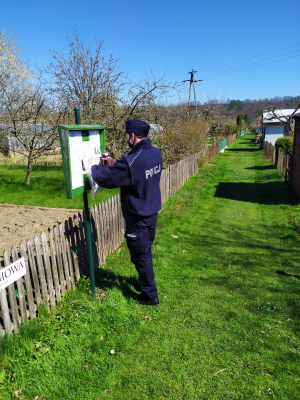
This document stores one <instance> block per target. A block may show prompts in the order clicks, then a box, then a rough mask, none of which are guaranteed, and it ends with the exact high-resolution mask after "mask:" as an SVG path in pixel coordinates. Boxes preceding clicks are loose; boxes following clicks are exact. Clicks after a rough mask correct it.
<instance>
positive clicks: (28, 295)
mask: <svg viewBox="0 0 300 400" xmlns="http://www.w3.org/2000/svg"><path fill="white" fill-rule="evenodd" d="M20 252H21V257H24V259H25V266H26V274H25V275H24V281H25V294H26V298H27V304H28V309H29V317H30V318H31V319H32V318H34V317H35V312H36V305H35V304H34V299H33V288H32V285H31V276H30V266H29V262H28V260H27V256H26V247H25V244H24V243H23V242H20Z"/></svg>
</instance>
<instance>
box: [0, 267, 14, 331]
mask: <svg viewBox="0 0 300 400" xmlns="http://www.w3.org/2000/svg"><path fill="white" fill-rule="evenodd" d="M1 269H2V268H1ZM1 269H0V271H1ZM0 306H1V316H2V320H3V326H2V325H0V335H1V336H4V334H5V332H7V333H8V334H9V335H10V334H11V333H12V331H13V325H12V323H11V320H10V315H9V308H8V303H7V297H6V289H2V290H0ZM3 328H4V329H3Z"/></svg>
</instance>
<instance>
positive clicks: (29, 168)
mask: <svg viewBox="0 0 300 400" xmlns="http://www.w3.org/2000/svg"><path fill="white" fill-rule="evenodd" d="M32 162H33V157H32V152H31V151H30V152H29V155H28V163H27V176H26V181H25V184H26V185H29V183H30V176H31V171H32Z"/></svg>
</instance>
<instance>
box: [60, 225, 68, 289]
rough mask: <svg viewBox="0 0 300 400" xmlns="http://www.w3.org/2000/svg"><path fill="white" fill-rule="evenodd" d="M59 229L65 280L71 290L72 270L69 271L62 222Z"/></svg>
mask: <svg viewBox="0 0 300 400" xmlns="http://www.w3.org/2000/svg"><path fill="white" fill-rule="evenodd" d="M58 230H59V237H60V244H61V253H62V259H63V269H64V273H65V280H66V283H67V290H70V289H71V281H70V272H69V265H68V260H67V249H66V242H65V235H64V231H63V227H62V224H59V225H58Z"/></svg>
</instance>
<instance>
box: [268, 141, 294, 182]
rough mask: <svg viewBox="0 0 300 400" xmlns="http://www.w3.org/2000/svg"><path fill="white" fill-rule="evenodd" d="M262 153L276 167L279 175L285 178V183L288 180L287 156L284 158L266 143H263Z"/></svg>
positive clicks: (272, 146) (283, 155)
mask: <svg viewBox="0 0 300 400" xmlns="http://www.w3.org/2000/svg"><path fill="white" fill-rule="evenodd" d="M263 146H264V152H265V153H266V157H267V158H269V159H270V160H272V163H273V164H274V165H275V166H276V168H277V170H278V172H279V173H280V175H281V176H282V177H283V178H285V180H286V181H289V180H290V177H289V175H290V173H291V171H290V167H289V156H286V155H285V154H283V153H282V151H276V147H275V146H274V145H272V143H269V142H267V141H264V145H263Z"/></svg>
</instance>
